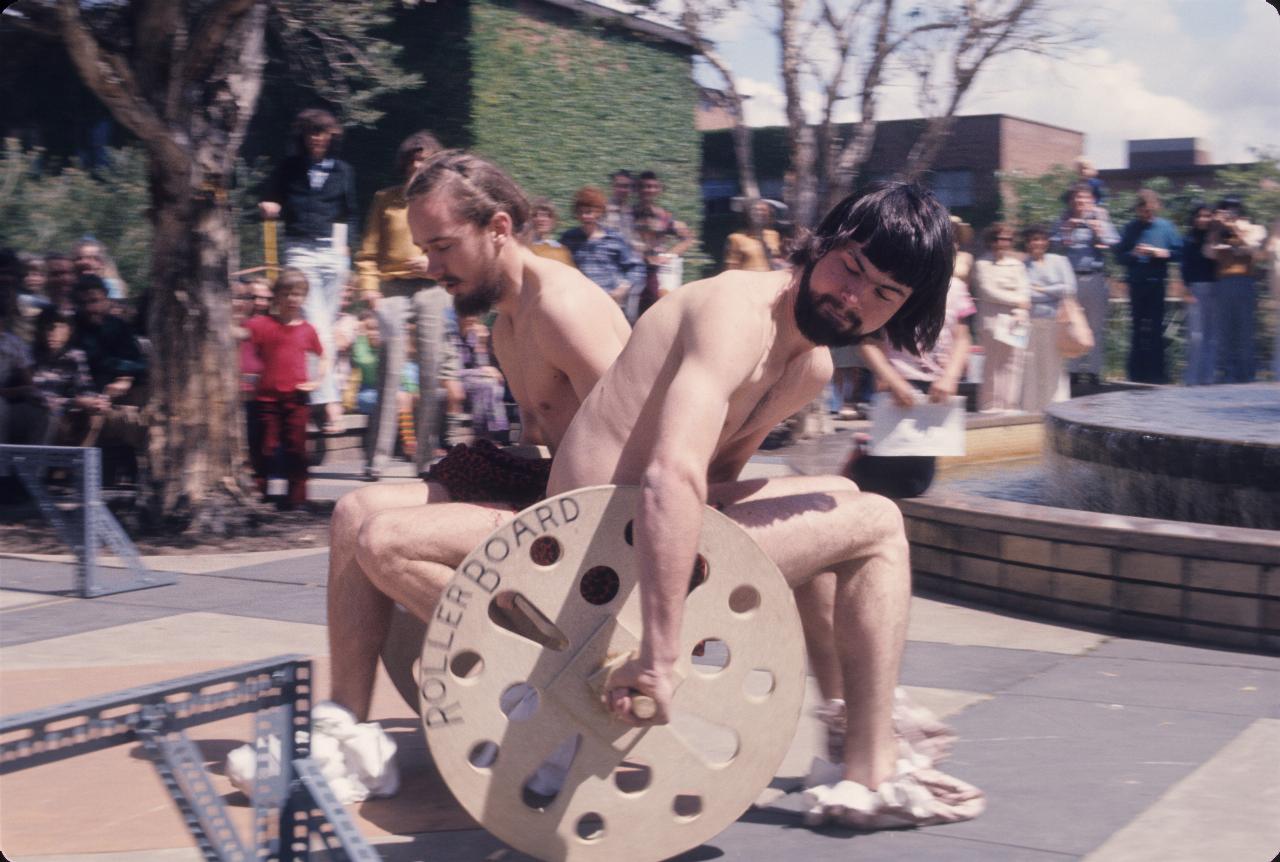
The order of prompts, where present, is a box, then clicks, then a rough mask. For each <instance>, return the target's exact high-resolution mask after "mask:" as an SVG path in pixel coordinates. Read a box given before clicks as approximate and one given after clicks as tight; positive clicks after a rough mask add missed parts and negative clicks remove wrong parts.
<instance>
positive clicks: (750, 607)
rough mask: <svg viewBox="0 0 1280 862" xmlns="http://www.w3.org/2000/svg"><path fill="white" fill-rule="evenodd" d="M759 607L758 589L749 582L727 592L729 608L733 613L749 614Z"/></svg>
mask: <svg viewBox="0 0 1280 862" xmlns="http://www.w3.org/2000/svg"><path fill="white" fill-rule="evenodd" d="M758 607H760V591H759V590H757V589H756V588H755V587H753V586H751V585H750V584H743V585H742V586H740V587H738V588H737V589H736V590H734V591H733V592H731V593H729V610H731V611H733V612H734V613H735V614H749V613H751V612H752V611H754V610H755V609H756V608H758Z"/></svg>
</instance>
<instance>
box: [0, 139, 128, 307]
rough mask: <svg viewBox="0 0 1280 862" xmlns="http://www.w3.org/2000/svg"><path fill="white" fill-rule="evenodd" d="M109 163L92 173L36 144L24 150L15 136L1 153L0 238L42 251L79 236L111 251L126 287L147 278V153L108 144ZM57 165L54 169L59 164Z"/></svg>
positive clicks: (1, 242) (65, 247)
mask: <svg viewBox="0 0 1280 862" xmlns="http://www.w3.org/2000/svg"><path fill="white" fill-rule="evenodd" d="M109 156H110V158H109V161H110V165H111V167H110V169H108V170H105V171H101V172H99V173H98V174H97V175H95V174H91V173H89V172H88V171H85V170H83V169H82V168H80V167H78V166H76V165H68V166H66V167H61V166H59V165H57V164H52V165H50V164H47V154H46V153H45V152H44V151H42V150H27V151H24V150H23V149H22V147H21V145H20V144H19V142H18V141H17V140H16V139H13V138H10V139H8V140H6V141H5V142H4V151H3V153H2V154H0V245H7V246H11V247H13V248H16V249H21V250H23V251H30V252H34V253H36V254H43V253H44V252H48V251H70V250H71V246H72V244H73V243H75V242H76V241H77V240H79V239H80V238H82V237H84V236H92V237H94V238H95V239H97V240H98V241H99V242H101V243H103V246H104V247H105V248H108V249H110V250H111V252H112V255H113V257H114V260H115V264H116V268H117V269H118V270H119V272H120V277H121V279H123V280H124V282H125V284H127V285H129V290H130V292H131V293H135V294H136V293H138V292H139V291H141V290H145V289H146V287H147V285H148V283H149V281H150V272H149V270H150V260H149V255H150V248H151V236H152V230H151V224H150V222H148V221H147V220H146V218H145V214H146V209H147V205H148V197H147V164H146V156H145V154H144V153H142V152H141V151H140V150H138V149H136V148H125V149H119V150H111V151H110V153H109ZM60 167H61V169H59V168H60Z"/></svg>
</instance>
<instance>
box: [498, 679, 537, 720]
mask: <svg viewBox="0 0 1280 862" xmlns="http://www.w3.org/2000/svg"><path fill="white" fill-rule="evenodd" d="M539 703H541V699H540V698H539V696H538V690H537V689H536V688H534V687H533V686H531V685H529V683H527V682H517V683H514V684H512V685H509V686H507V687H506V689H505V690H504V691H503V692H502V695H501V696H500V697H499V698H498V707H499V708H500V709H501V710H502V714H503V715H505V716H506V717H507V718H509V719H511V720H512V721H528V720H529V719H531V718H533V715H534V713H536V712H537V711H538V704H539Z"/></svg>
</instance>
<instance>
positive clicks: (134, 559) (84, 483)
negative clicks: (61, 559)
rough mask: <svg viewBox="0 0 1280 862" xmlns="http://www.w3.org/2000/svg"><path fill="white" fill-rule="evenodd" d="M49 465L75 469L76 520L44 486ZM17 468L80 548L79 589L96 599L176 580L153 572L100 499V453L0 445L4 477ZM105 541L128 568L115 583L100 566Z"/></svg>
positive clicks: (43, 509)
mask: <svg viewBox="0 0 1280 862" xmlns="http://www.w3.org/2000/svg"><path fill="white" fill-rule="evenodd" d="M50 469H64V470H70V471H73V472H74V473H75V474H77V482H76V485H77V486H78V489H79V493H80V500H79V502H80V511H79V512H78V513H77V515H78V517H76V518H75V519H74V520H73V519H70V518H68V517H67V516H66V513H64V512H63V511H62V509H61V508H60V507H59V505H58V502H57V501H56V500H55V499H54V498H53V497H52V496H50V494H49V490H48V488H46V487H45V477H46V475H47V474H48V471H49V470H50ZM11 472H12V473H16V474H17V476H18V478H19V479H20V480H21V481H22V484H23V486H25V487H26V489H27V493H29V494H30V495H31V496H32V497H33V498H34V499H35V501H36V505H37V506H39V507H40V513H41V514H42V515H44V517H45V520H47V521H48V522H49V523H50V524H52V525H53V528H54V530H55V531H56V532H57V533H58V537H59V538H60V539H62V541H63V542H64V543H66V544H67V545H69V546H70V547H71V548H72V549H73V550H74V551H75V553H76V560H77V566H76V592H77V593H78V594H79V595H80V597H81V598H86V599H92V598H95V597H97V596H109V595H112V594H114V593H125V592H129V591H131V590H144V589H148V588H150V587H161V586H165V585H167V584H172V583H173V582H174V580H173V578H165V577H162V576H159V575H157V574H156V573H154V572H151V571H149V570H148V569H147V567H146V566H145V565H143V563H142V558H141V557H139V556H138V549H137V548H136V547H134V544H133V541H132V540H131V539H130V538H129V536H128V534H126V533H125V531H124V530H123V529H122V528H121V527H120V522H119V521H117V520H116V518H115V516H114V515H112V514H111V510H110V509H108V508H107V507H106V505H105V504H104V503H103V502H102V452H101V450H99V449H95V448H93V447H80V446H19V445H15V444H0V476H3V475H6V474H8V473H11ZM100 544H103V545H106V546H107V547H109V548H110V549H111V550H112V551H113V552H115V554H116V556H118V557H119V558H120V559H121V560H123V561H124V564H125V570H124V572H122V573H120V574H119V575H115V574H113V575H112V578H111V580H112V583H110V584H107V583H103V580H102V579H103V573H104V572H105V571H111V570H110V569H106V568H104V567H100V566H99V565H98V546H99V545H100Z"/></svg>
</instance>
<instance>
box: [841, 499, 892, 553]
mask: <svg viewBox="0 0 1280 862" xmlns="http://www.w3.org/2000/svg"><path fill="white" fill-rule="evenodd" d="M843 502H844V505H847V506H848V509H849V512H850V515H851V517H853V518H854V519H855V521H856V523H857V524H858V525H859V527H860V528H861V529H863V530H866V531H868V532H869V536H868V538H870V540H871V541H872V542H874V543H875V544H876V545H880V546H883V547H884V548H885V549H888V550H901V551H903V552H905V550H906V547H907V528H906V522H905V521H904V520H903V518H902V510H901V509H899V508H898V504H897V503H895V502H893V501H892V500H890V499H889V498H888V497H882V496H880V495H879V494H870V493H867V492H864V491H855V492H854V493H853V494H852V495H850V496H848V497H846V498H844V501H843Z"/></svg>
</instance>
